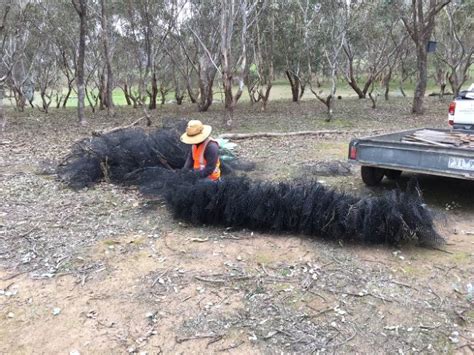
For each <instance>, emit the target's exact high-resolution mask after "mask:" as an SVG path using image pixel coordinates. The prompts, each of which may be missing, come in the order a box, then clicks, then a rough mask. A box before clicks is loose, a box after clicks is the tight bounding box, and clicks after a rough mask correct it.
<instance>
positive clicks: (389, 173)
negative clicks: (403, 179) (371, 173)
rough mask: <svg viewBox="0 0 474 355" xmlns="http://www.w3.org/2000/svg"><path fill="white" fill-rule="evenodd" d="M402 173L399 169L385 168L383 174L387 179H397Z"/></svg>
mask: <svg viewBox="0 0 474 355" xmlns="http://www.w3.org/2000/svg"><path fill="white" fill-rule="evenodd" d="M400 175H402V171H401V170H392V169H385V176H386V177H387V179H389V180H397V179H398V178H399V177H400Z"/></svg>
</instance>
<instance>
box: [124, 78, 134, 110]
mask: <svg viewBox="0 0 474 355" xmlns="http://www.w3.org/2000/svg"><path fill="white" fill-rule="evenodd" d="M122 91H123V95H124V96H125V101H126V102H127V105H128V106H131V105H132V101H131V100H130V95H129V94H128V85H127V83H125V84H124V86H123V88H122Z"/></svg>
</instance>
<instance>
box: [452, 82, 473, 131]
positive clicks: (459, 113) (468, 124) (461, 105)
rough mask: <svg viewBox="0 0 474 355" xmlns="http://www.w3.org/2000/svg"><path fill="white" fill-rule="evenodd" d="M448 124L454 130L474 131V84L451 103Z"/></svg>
mask: <svg viewBox="0 0 474 355" xmlns="http://www.w3.org/2000/svg"><path fill="white" fill-rule="evenodd" d="M448 123H449V125H450V126H452V127H453V128H454V129H468V130H474V84H472V85H471V86H470V87H469V89H467V90H465V91H461V92H460V93H459V95H458V96H457V97H456V98H455V99H454V101H452V102H451V104H450V105H449V113H448Z"/></svg>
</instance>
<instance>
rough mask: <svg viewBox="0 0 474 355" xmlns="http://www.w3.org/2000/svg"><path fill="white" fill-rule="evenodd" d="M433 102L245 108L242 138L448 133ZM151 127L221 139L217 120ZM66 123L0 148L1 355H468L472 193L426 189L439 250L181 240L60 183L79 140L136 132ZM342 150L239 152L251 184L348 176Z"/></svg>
mask: <svg viewBox="0 0 474 355" xmlns="http://www.w3.org/2000/svg"><path fill="white" fill-rule="evenodd" d="M432 100H433V101H432V102H431V103H430V105H429V112H428V114H427V116H425V117H424V118H422V119H421V118H420V119H413V118H411V116H409V114H408V113H407V112H405V104H404V102H403V101H401V100H399V101H396V100H393V101H394V102H391V103H390V104H387V105H386V106H383V107H382V108H380V109H378V110H376V111H372V110H370V109H368V108H366V107H365V106H367V103H365V106H364V103H363V101H361V100H357V101H356V100H353V101H352V102H350V105H349V104H348V106H347V108H346V107H345V106H344V105H345V103H340V104H339V105H340V107H339V112H340V117H339V116H338V117H336V119H335V120H334V122H332V123H329V124H326V123H324V122H323V120H322V119H321V118H318V117H320V115H321V113H320V111H316V112H315V107H313V106H312V105H314V103H312V104H310V103H308V102H303V103H302V104H301V105H292V104H290V103H284V102H282V103H278V104H275V105H274V106H272V107H271V108H270V112H268V113H261V112H259V111H258V108H250V107H244V108H243V109H242V110H241V111H239V113H238V115H239V116H237V117H236V123H237V125H238V126H239V127H238V128H237V129H236V130H238V131H252V130H254V131H262V130H276V131H285V130H295V128H296V129H340V130H341V131H345V130H351V129H358V130H360V129H367V131H370V130H373V129H381V130H387V131H390V130H394V129H404V128H407V127H412V126H439V127H442V126H443V125H444V119H445V111H446V110H445V106H446V103H439V102H438V101H437V99H432ZM397 110H398V111H397ZM158 113H159V114H160V116H161V117H163V116H171V117H190V116H191V115H193V116H197V117H199V118H201V119H203V120H206V121H207V122H210V123H212V124H213V125H214V126H215V127H216V129H217V131H219V117H220V116H219V115H220V111H219V110H218V109H217V108H215V111H212V112H210V113H208V114H206V116H202V115H203V114H199V115H194V114H193V112H192V111H190V108H189V107H184V108H181V109H179V110H177V109H175V108H166V110H162V111H159V112H158ZM73 114H74V113H73V111H71V112H69V111H68V115H70V117H69V118H68V117H65V115H64V114H63V112H62V111H60V112H58V113H57V114H55V115H57V116H55V117H54V119H49V120H47V118H45V117H44V116H38V115H37V114H36V113H34V114H33V113H28V114H25V115H21V116H20V115H18V116H17V117H15V118H14V119H11V120H10V122H9V128H8V131H7V133H6V134H5V135H4V136H3V137H2V138H1V139H0V140H1V141H2V142H3V144H2V145H0V199H1V201H2V203H1V206H0V263H1V265H2V269H1V271H0V277H1V279H2V281H0V290H2V291H0V339H2V341H1V342H0V353H8V354H11V353H44V354H51V353H66V354H67V353H68V352H71V351H74V350H76V351H79V352H80V353H81V354H96V353H101V354H103V353H114V354H116V353H135V352H136V353H141V352H147V353H148V354H155V353H160V352H162V353H203V352H204V353H214V352H231V353H232V352H233V353H277V352H278V353H279V352H282V351H283V352H305V353H307V352H317V351H327V352H359V353H380V352H390V353H394V352H402V353H416V352H426V353H429V352H434V353H440V352H441V353H453V352H459V353H465V354H470V353H472V351H473V350H472V347H473V345H472V344H473V342H474V328H473V320H474V309H473V303H472V299H470V298H469V297H470V295H469V294H468V290H467V285H468V284H469V283H471V284H473V285H474V279H473V276H472V275H474V266H473V265H474V264H473V256H474V239H473V238H474V236H473V235H474V222H473V221H472V213H473V210H474V203H473V201H472V196H474V194H473V192H474V191H473V190H474V187H473V185H472V183H471V184H470V183H467V182H459V181H456V180H450V179H435V178H431V177H420V183H421V187H422V189H423V190H424V194H425V197H426V200H427V203H428V205H429V207H430V208H432V209H434V210H435V211H436V212H437V213H438V218H437V220H438V224H439V228H440V231H441V232H442V233H443V234H444V235H445V236H446V237H447V238H448V245H447V246H446V248H445V249H446V251H444V252H443V251H438V250H426V249H420V248H417V247H413V246H403V247H401V248H394V247H390V246H360V245H351V244H342V243H338V242H337V241H336V242H328V241H322V240H311V239H308V238H306V237H301V236H293V235H269V234H265V235H263V234H258V233H254V232H252V231H248V230H230V229H224V228H210V227H204V226H203V227H200V226H198V227H196V226H189V225H186V224H184V223H181V222H177V221H174V220H173V219H172V218H171V217H170V216H169V214H168V212H167V211H166V209H165V207H164V206H162V204H161V203H160V202H159V201H147V200H144V199H143V198H142V197H140V196H139V195H138V193H137V192H136V191H134V190H133V189H124V188H121V187H117V186H113V185H109V184H106V183H102V184H100V185H98V186H97V187H96V188H93V189H88V190H83V191H79V192H74V191H71V190H69V189H67V188H65V187H64V186H62V185H61V184H60V183H58V182H57V181H55V179H54V176H52V175H50V173H51V170H52V168H53V167H54V166H55V164H56V163H57V162H58V161H59V159H60V158H61V157H62V156H64V154H65V153H66V152H67V150H68V148H69V146H70V144H71V143H72V142H73V141H74V140H76V139H78V138H80V137H85V136H89V134H90V132H91V131H92V130H93V129H101V128H106V127H113V126H115V125H119V124H124V123H125V122H124V121H126V122H130V121H132V120H133V117H129V115H130V116H131V114H130V111H129V110H126V109H124V110H123V111H121V112H119V114H118V116H117V117H116V118H114V119H113V120H107V119H106V118H104V117H100V116H98V117H97V118H96V119H95V120H91V126H90V127H88V128H80V127H75V126H74V124H72V125H71V122H73V120H72V118H71V117H72V116H73ZM133 114H139V113H133ZM289 115H291V117H294V119H293V120H288V117H289ZM123 117H127V119H124V118H123ZM351 136H352V135H351V134H350V133H342V134H341V135H337V136H335V137H334V136H327V137H319V138H316V137H298V138H297V137H293V138H291V140H286V139H282V138H278V139H266V138H265V139H255V140H247V141H241V142H239V147H238V151H237V152H238V154H240V156H242V157H245V158H247V159H251V160H253V161H255V162H256V163H257V164H258V169H257V170H256V171H254V172H252V173H251V176H252V177H254V178H263V179H273V180H282V179H292V178H294V177H300V176H305V177H307V178H310V177H313V174H314V170H311V169H313V168H314V167H315V166H317V168H318V169H319V168H320V165H321V164H319V162H321V161H323V162H325V161H331V160H339V161H342V162H344V160H345V155H346V150H347V143H348V141H349V139H350V138H351ZM322 175H323V176H320V177H319V179H320V180H322V181H323V183H326V184H329V185H331V186H333V187H336V188H338V189H343V190H346V191H349V192H351V193H356V194H372V193H376V194H377V193H380V192H383V191H384V190H387V189H390V188H393V187H394V186H395V185H394V183H388V182H387V183H384V184H383V185H382V186H381V187H379V188H377V189H368V188H366V187H364V186H363V185H362V183H361V182H360V179H359V176H358V171H357V170H356V169H353V170H352V171H350V172H349V173H348V174H342V175H340V176H339V175H337V176H334V174H332V176H324V175H327V174H322ZM329 175H331V174H329ZM406 179H407V178H406V177H405V178H403V179H402V180H401V181H400V184H401V185H402V187H403V185H404V183H405V182H406Z"/></svg>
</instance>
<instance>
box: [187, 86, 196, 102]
mask: <svg viewBox="0 0 474 355" xmlns="http://www.w3.org/2000/svg"><path fill="white" fill-rule="evenodd" d="M186 91H187V92H188V96H189V100H191V103H192V104H195V103H197V99H196V97H195V96H194V92H193V88H192V87H191V83H189V82H188V83H187V84H186Z"/></svg>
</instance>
